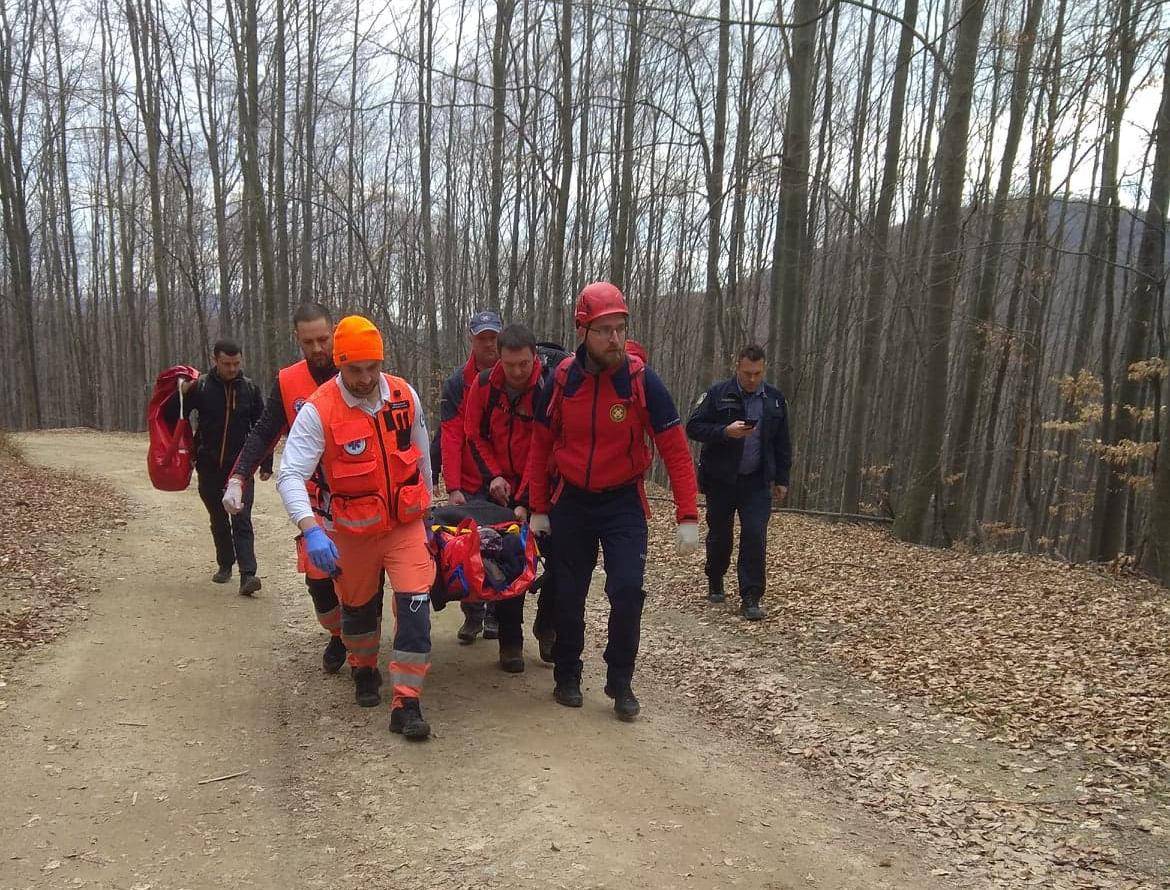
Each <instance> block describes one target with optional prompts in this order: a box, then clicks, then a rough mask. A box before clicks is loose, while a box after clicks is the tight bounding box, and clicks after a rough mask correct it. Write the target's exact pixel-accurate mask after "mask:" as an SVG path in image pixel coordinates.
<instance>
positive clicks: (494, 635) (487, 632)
mask: <svg viewBox="0 0 1170 890" xmlns="http://www.w3.org/2000/svg"><path fill="white" fill-rule="evenodd" d="M483 638H484V639H485V640H498V639H499V638H500V622H499V621H497V620H496V616H495V615H493V614H492V613H491V612H487V613H486V614H485V615H484V616H483Z"/></svg>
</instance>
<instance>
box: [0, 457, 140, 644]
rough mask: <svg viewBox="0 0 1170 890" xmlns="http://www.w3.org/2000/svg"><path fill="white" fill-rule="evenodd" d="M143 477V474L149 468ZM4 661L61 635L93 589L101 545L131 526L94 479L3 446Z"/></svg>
mask: <svg viewBox="0 0 1170 890" xmlns="http://www.w3.org/2000/svg"><path fill="white" fill-rule="evenodd" d="M144 471H145V469H144ZM0 478H2V479H3V480H4V492H5V494H4V497H3V498H0V657H5V658H11V657H12V656H13V655H15V654H16V653H19V652H22V651H26V650H29V649H32V648H34V647H36V646H39V645H43V644H44V643H46V642H48V641H49V640H51V639H53V638H54V637H55V636H57V635H58V634H59V633H61V631H62V630H64V629H65V628H66V627H67V626H68V625H69V623H70V622H71V621H73V620H75V619H76V618H77V617H78V616H79V615H84V613H85V610H86V604H85V602H84V600H83V598H82V597H81V594H83V593H85V592H87V591H93V590H95V589H96V588H95V587H94V586H93V584H92V582H91V581H90V580H89V579H87V578H86V577H85V575H84V574H83V572H84V571H86V570H87V569H88V570H89V571H91V572H93V573H96V570H97V560H98V559H100V556H101V554H102V553H103V552H104V548H103V547H102V544H101V539H102V537H103V536H104V535H107V534H109V533H110V532H111V531H112V530H114V529H117V528H121V527H124V526H125V525H126V514H127V510H128V505H127V503H126V500H125V499H124V498H123V497H122V496H121V495H119V494H117V493H116V492H115V491H114V490H113V489H112V488H110V487H109V486H107V485H104V484H102V483H100V482H96V481H94V480H92V479H88V478H85V477H83V476H78V475H74V474H70V473H61V472H57V471H53V470H47V469H45V468H43V467H36V466H32V465H30V464H28V463H26V462H25V461H24V459H23V458H22V457H21V455H20V453H19V450H18V449H17V448H15V447H14V446H13V445H12V444H11V442H10V440H7V439H3V440H0Z"/></svg>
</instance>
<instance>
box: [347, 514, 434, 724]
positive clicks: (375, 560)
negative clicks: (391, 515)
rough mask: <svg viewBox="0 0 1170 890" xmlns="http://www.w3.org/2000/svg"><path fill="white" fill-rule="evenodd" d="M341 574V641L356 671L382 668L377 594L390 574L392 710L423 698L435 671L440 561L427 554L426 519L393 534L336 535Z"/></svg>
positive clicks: (389, 532) (409, 524) (401, 528)
mask: <svg viewBox="0 0 1170 890" xmlns="http://www.w3.org/2000/svg"><path fill="white" fill-rule="evenodd" d="M332 537H333V542H334V543H335V544H336V545H337V551H338V554H339V555H340V557H341V558H340V559H339V560H338V565H339V567H340V568H341V574H340V575H338V576H337V577H336V578H335V579H334V582H333V586H334V588H335V590H336V591H337V598H338V599H339V600H340V601H341V640H342V642H343V643H345V648H346V649H347V650H348V651H349V663H350V665H351V666H353V667H355V668H361V667H377V666H378V644H379V642H380V641H381V636H382V628H381V618H380V615H379V609H378V602H377V596H376V594H377V592H378V586H379V583H380V581H381V574H382V572H383V571H385V572H386V577H387V579H388V580H389V582H390V589H391V590H393V591H394V597H393V599H392V600H391V604H392V609H393V612H394V621H395V628H394V650H393V652H391V654H390V664H389V673H390V684H391V686H392V687H393V690H394V697H393V699H392V701H391V704H390V706H391V708H397V707H400V706H401V705H402V702H403V700H404V699H408V698H418V697H419V696H420V695H421V694H422V687H423V680H424V679H425V677H426V675H427V671H428V670H429V669H430V666H431V601H430V589H431V584H432V583H433V582H434V580H435V562H434V560H433V559H432V558H431V553H430V551H429V550H428V549H427V536H426V529H425V527H424V526H423V523H422V520H416V521H415V522H410V523H407V524H406V525H397V526H395V527H394V528H392V529H390V531H388V532H382V533H380V534H374V535H352V534H347V533H345V532H340V531H334V533H333V536H332Z"/></svg>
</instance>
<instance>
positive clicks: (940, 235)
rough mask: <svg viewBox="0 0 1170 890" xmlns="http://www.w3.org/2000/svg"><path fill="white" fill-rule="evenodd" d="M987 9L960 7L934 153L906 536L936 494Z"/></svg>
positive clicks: (918, 529) (903, 520)
mask: <svg viewBox="0 0 1170 890" xmlns="http://www.w3.org/2000/svg"><path fill="white" fill-rule="evenodd" d="M984 11H985V0H971V2H970V3H968V4H967V5H966V6H965V7H964V8H963V10H962V11H961V13H960V19H961V20H960V23H959V27H958V35H957V37H956V40H955V55H954V60H953V62H952V64H951V84H950V92H949V94H948V95H947V107H946V111H945V112H944V113H943V123H942V129H941V130H940V132H939V142H938V152H937V155H936V157H935V209H934V227H935V231H934V244H933V245H932V247H931V255H932V260H931V265H930V278H929V279H928V288H929V290H928V300H927V307H926V317H925V319H924V322H925V323H924V328H925V335H926V336H925V340H926V342H925V343H924V347H925V349H926V367H925V379H924V381H923V392H922V397H923V412H922V419H921V425H920V427H919V433H918V442H917V447H916V450H915V454H914V463H913V470H912V472H911V477H910V480H909V487H908V491H907V493H906V496H905V498H904V502H903V504H902V509H901V511H900V512H899V514H898V517H897V519H896V520H895V522H894V534H895V535H897V536H898V537H899V538H901V539H902V540H904V541H925V540H926V539H927V538H928V523H927V517H928V513H929V510H930V505H931V500H932V499H933V498H934V497H935V495H937V494H939V483H940V479H939V470H940V466H941V460H942V443H943V427H944V425H945V423H946V399H947V358H948V355H949V353H950V339H951V338H950V327H951V307H952V305H953V302H954V297H955V289H956V287H957V285H958V280H957V278H958V269H959V250H958V249H959V237H960V234H961V230H962V207H963V179H964V174H965V171H966V164H967V133H968V128H969V124H970V119H971V98H972V92H973V89H974V81H975V63H976V61H977V59H978V50H979V35H980V33H981V32H982V30H983V15H984Z"/></svg>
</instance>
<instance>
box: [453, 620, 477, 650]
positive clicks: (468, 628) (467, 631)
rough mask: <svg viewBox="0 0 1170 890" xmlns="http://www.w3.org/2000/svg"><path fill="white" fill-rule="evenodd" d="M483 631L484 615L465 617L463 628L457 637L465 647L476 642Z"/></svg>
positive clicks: (457, 633)
mask: <svg viewBox="0 0 1170 890" xmlns="http://www.w3.org/2000/svg"><path fill="white" fill-rule="evenodd" d="M482 631H483V616H482V615H465V616H464V617H463V626H462V627H460V628H459V630H458V631H457V632H456V634H455V636H456V637H458V638H459V642H460V643H462V644H463V645H464V646H468V645H470V644H472V643H474V642H475V638H476V637H478V636H479V635H480V633H481V632H482Z"/></svg>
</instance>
